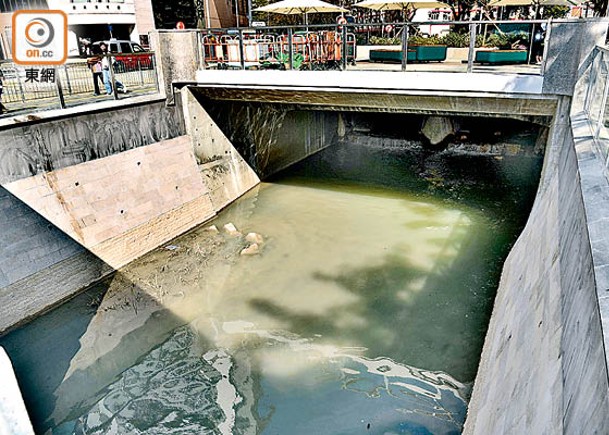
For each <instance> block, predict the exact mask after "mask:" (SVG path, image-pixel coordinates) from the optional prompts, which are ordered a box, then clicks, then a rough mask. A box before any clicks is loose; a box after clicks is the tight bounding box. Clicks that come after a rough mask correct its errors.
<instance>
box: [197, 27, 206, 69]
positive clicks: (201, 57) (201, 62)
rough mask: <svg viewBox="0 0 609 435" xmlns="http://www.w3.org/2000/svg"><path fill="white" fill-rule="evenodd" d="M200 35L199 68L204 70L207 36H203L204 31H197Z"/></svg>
mask: <svg viewBox="0 0 609 435" xmlns="http://www.w3.org/2000/svg"><path fill="white" fill-rule="evenodd" d="M197 35H198V41H199V53H200V55H199V68H200V69H201V70H204V69H205V68H206V66H205V56H206V53H205V37H204V36H203V32H201V31H198V32H197Z"/></svg>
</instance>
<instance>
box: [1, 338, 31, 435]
mask: <svg viewBox="0 0 609 435" xmlns="http://www.w3.org/2000/svg"><path fill="white" fill-rule="evenodd" d="M0 379H2V388H0V434H7V435H8V434H11V435H30V434H31V435H33V434H34V429H33V428H32V423H30V418H29V417H28V414H27V410H26V409H25V404H24V403H23V398H22V397H21V391H20V390H19V385H18V384H17V379H16V378H15V374H14V373H13V365H12V364H11V360H10V359H9V358H8V355H7V354H6V352H5V351H4V349H3V348H1V347H0Z"/></svg>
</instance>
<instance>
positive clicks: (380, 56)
mask: <svg viewBox="0 0 609 435" xmlns="http://www.w3.org/2000/svg"><path fill="white" fill-rule="evenodd" d="M407 60H408V62H414V61H415V60H416V52H415V51H414V50H408V57H407ZM370 62H402V50H382V49H381V50H370Z"/></svg>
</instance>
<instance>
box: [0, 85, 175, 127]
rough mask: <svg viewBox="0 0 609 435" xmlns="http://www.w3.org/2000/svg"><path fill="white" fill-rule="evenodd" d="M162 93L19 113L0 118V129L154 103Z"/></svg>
mask: <svg viewBox="0 0 609 435" xmlns="http://www.w3.org/2000/svg"><path fill="white" fill-rule="evenodd" d="M164 100H165V96H164V95H163V94H151V95H142V96H139V97H133V98H124V99H122V100H107V101H100V102H96V103H89V104H83V105H80V106H75V107H68V108H66V109H55V110H44V111H39V112H32V113H29V114H20V115H15V116H11V117H6V118H0V130H4V129H7V128H11V127H16V126H25V125H31V124H36V123H39V122H47V121H54V120H58V119H63V118H71V117H74V116H78V115H85V114H91V113H96V112H105V111H108V110H115V109H120V108H124V107H130V106H139V105H142V104H149V103H155V102H159V101H164Z"/></svg>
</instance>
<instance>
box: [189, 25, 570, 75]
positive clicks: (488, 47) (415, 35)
mask: <svg viewBox="0 0 609 435" xmlns="http://www.w3.org/2000/svg"><path fill="white" fill-rule="evenodd" d="M562 22H566V23H568V21H562ZM551 23H552V21H551V20H529V21H468V22H452V21H451V22H447V21H428V22H417V23H375V24H343V25H308V26H304V25H303V26H288V27H283V26H278V27H253V28H237V29H206V30H202V31H199V34H198V43H199V53H200V63H201V65H200V68H201V69H280V70H289V69H291V70H328V69H336V70H366V69H367V70H398V71H399V70H402V71H406V70H407V69H408V70H414V71H418V70H441V71H458V72H473V71H484V70H488V69H489V68H496V67H501V68H502V69H503V70H505V69H508V70H510V71H513V72H522V73H528V74H543V71H544V62H543V59H544V58H545V56H544V50H545V48H546V47H547V45H548V44H547V41H548V38H549V37H550V29H551ZM506 67H507V68H506Z"/></svg>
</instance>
